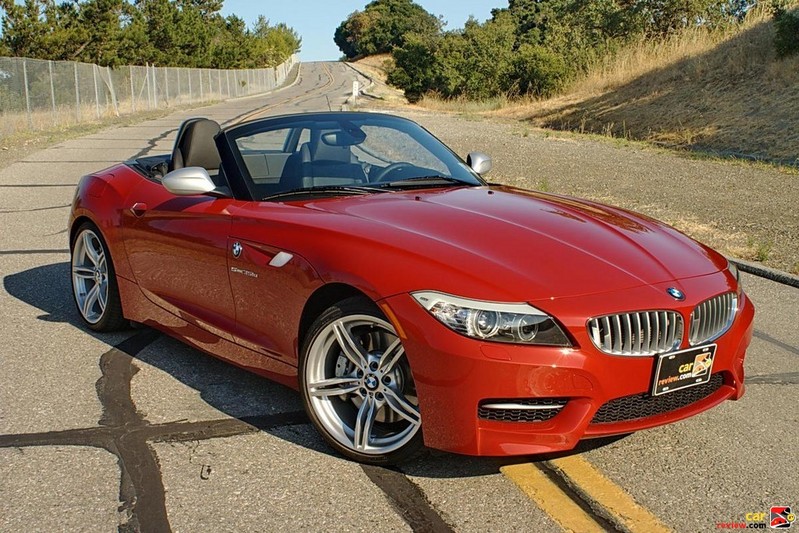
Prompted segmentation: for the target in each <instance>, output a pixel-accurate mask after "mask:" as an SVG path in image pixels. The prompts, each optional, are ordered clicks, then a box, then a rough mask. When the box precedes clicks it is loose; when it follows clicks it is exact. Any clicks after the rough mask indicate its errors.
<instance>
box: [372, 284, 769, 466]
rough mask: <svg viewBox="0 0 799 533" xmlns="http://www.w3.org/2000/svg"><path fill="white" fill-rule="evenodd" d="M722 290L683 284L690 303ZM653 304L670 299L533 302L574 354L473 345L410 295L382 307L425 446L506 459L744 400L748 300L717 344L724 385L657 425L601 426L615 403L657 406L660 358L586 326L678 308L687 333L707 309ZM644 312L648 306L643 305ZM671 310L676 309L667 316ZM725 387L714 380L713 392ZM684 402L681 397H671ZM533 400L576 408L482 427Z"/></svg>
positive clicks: (631, 294) (642, 294) (632, 296)
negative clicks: (620, 350)
mask: <svg viewBox="0 0 799 533" xmlns="http://www.w3.org/2000/svg"><path fill="white" fill-rule="evenodd" d="M714 285H715V286H716V287H715V290H717V291H718V292H717V293H721V292H724V291H726V290H730V288H729V287H727V286H726V285H725V282H723V281H722V280H721V277H720V276H716V277H713V278H710V279H708V277H704V279H703V278H696V279H694V280H687V281H686V280H683V281H681V287H682V288H683V289H684V292H686V294H704V295H707V294H708V290H711V291H712V290H714V288H713V286H714ZM653 289H654V290H655V291H656V292H655V293H653V292H652V290H653ZM717 293H716V292H714V293H713V294H717ZM653 294H665V289H664V287H660V286H656V287H651V286H650V287H643V288H638V289H632V290H629V291H625V292H624V293H623V294H614V295H613V298H612V301H609V296H608V295H604V296H602V295H596V296H588V297H582V298H579V299H568V300H562V301H557V300H551V301H547V302H546V305H542V304H541V303H539V302H532V303H533V305H535V306H536V307H539V308H540V309H543V310H544V311H546V312H548V313H550V314H552V316H555V317H557V318H558V319H559V320H560V321H561V323H562V324H564V325H565V326H566V329H567V330H568V331H569V333H570V334H571V335H572V337H574V339H573V340H574V343H575V346H574V347H573V348H551V347H539V346H519V345H510V344H499V343H487V342H481V341H478V340H475V339H470V338H467V337H464V336H461V335H459V334H457V333H455V332H453V331H451V330H449V329H448V328H446V327H445V326H443V325H442V324H441V323H439V322H438V321H437V320H436V319H435V318H433V317H432V316H430V315H429V314H428V313H427V311H425V310H424V309H423V308H422V307H421V306H420V305H419V304H418V303H416V301H415V300H413V298H412V297H411V296H410V295H407V294H404V295H397V296H394V297H391V298H388V299H386V300H383V301H382V302H380V304H381V307H383V309H384V310H385V311H386V314H387V315H388V317H389V318H390V319H391V320H392V321H393V322H394V325H395V327H396V328H397V331H398V333H399V334H400V336H401V337H402V340H403V344H404V346H405V350H406V353H407V355H408V359H409V362H410V365H411V368H412V371H413V376H414V380H415V382H416V387H417V392H418V396H419V408H420V411H421V415H422V421H423V431H424V440H425V444H426V445H427V446H429V447H431V448H436V449H441V450H446V451H451V452H456V453H462V454H468V455H488V456H502V455H528V454H538V453H549V452H556V451H564V450H570V449H572V448H574V446H576V445H577V443H578V442H579V441H580V440H581V439H584V438H591V437H601V436H609V435H617V434H625V433H630V432H633V431H638V430H641V429H646V428H651V427H655V426H660V425H663V424H668V423H671V422H675V421H677V420H681V419H684V418H687V417H690V416H693V415H695V414H697V413H700V412H702V411H704V410H707V409H709V408H711V407H713V406H715V405H717V404H719V403H721V402H722V401H724V400H727V399H738V398H740V397H741V396H742V395H743V392H744V383H743V382H744V368H743V361H744V357H745V354H746V349H747V347H748V346H749V343H750V342H751V339H752V327H753V317H754V307H753V305H752V303H751V301H750V300H749V299H748V298H747V297H746V295H745V294H743V293H741V294H740V295H739V310H738V312H737V314H736V318H735V321H734V323H733V325H732V327H731V328H730V330H729V331H728V332H727V333H725V334H724V335H723V336H722V337H721V338H719V339H717V340H716V341H714V342H715V344H717V346H718V348H717V351H716V358H715V361H714V364H713V370H712V372H713V375H714V376H720V378H721V381H722V383H721V385H720V386H718V387H715V388H714V389H713V390H711V391H709V392H708V394H707V395H706V396H704V397H701V398H700V399H698V400H697V401H693V402H692V403H689V404H688V405H683V406H679V405H678V407H677V408H676V409H671V410H666V412H658V411H657V410H655V412H656V414H654V415H652V414H651V410H650V411H649V416H646V415H645V416H643V417H634V418H632V419H626V420H622V421H613V422H605V423H595V422H593V419H594V417H595V415H596V413H597V411H598V410H599V409H600V407H602V406H603V405H604V404H606V403H607V402H610V401H612V400H615V399H618V398H623V397H627V396H638V399H635V398H632V400H634V401H633V402H632V403H633V404H635V401H639V400H640V401H641V402H644V403H646V402H647V401H650V400H651V398H650V397H648V393H649V390H650V389H651V385H652V380H653V376H654V371H655V370H654V362H655V358H654V357H629V356H612V355H607V354H604V353H602V352H600V351H599V350H597V349H596V348H595V347H594V345H593V344H592V343H591V341H590V339H589V337H588V334H587V331H586V327H585V322H586V318H587V317H590V316H597V315H601V314H607V313H614V312H626V311H630V310H634V309H662V308H671V309H675V310H678V311H680V312H681V313H682V314H683V317H684V321H685V323H686V324H688V323H689V320H688V318H689V317H690V313H691V311H692V310H693V307H694V306H695V305H696V304H697V303H699V300H694V301H686V302H681V303H680V306H679V307H675V306H674V301H673V300H666V299H664V300H663V301H662V302H657V301H656V302H655V303H654V307H653ZM656 299H657V298H655V300H656ZM643 302H646V303H645V304H644V305H637V304H638V303H643ZM663 303H667V304H669V307H663V306H662V305H661V304H663ZM683 304H684V305H683ZM609 308H610V309H609ZM578 309H579V310H578ZM687 337H688V334H687V332H686V335H685V338H686V339H687ZM683 342H684V344H683V346H682V348H687V347H688V345H687V340H684V341H683ZM718 381H719V378H718V377H716V378H715V379H714V382H718ZM685 390H690V389H685ZM677 394H679V392H674V393H671V395H677ZM667 396H669V395H664V396H659V397H657V398H665V397H667ZM694 396H697V395H694ZM698 396H702V395H698ZM535 398H546V399H553V398H561V399H567V400H568V401H567V403H566V405H565V406H564V407H563V408H562V409H561V410H560V411H559V412H558V413H557V415H555V416H554V417H552V418H551V419H549V420H546V421H540V422H511V421H496V420H487V419H485V418H480V417H478V406H479V405H480V402H481V401H484V400H487V399H503V400H512V399H519V400H522V399H525V400H526V399H535ZM673 398H676V397H673ZM650 403H651V402H650ZM677 403H678V404H679V402H677Z"/></svg>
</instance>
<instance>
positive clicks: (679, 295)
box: [666, 287, 685, 301]
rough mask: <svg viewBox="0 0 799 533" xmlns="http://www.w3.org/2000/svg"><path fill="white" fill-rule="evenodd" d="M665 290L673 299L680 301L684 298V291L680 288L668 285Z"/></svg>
mask: <svg viewBox="0 0 799 533" xmlns="http://www.w3.org/2000/svg"><path fill="white" fill-rule="evenodd" d="M666 292H667V293H669V295H670V296H671V297H672V298H674V299H675V300H680V301H682V300H685V293H683V292H682V291H681V290H680V289H677V288H675V287H669V288H668V289H666Z"/></svg>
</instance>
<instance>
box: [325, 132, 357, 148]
mask: <svg viewBox="0 0 799 533" xmlns="http://www.w3.org/2000/svg"><path fill="white" fill-rule="evenodd" d="M365 140H366V134H365V133H364V132H363V130H361V129H359V128H353V129H351V130H349V131H331V132H329V133H323V134H322V142H323V143H324V144H326V145H328V146H339V147H340V146H357V145H359V144H361V143H362V142H363V141H365Z"/></svg>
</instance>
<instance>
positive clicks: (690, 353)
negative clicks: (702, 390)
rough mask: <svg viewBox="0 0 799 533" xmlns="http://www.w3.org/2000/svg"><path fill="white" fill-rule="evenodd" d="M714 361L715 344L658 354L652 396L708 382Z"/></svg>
mask: <svg viewBox="0 0 799 533" xmlns="http://www.w3.org/2000/svg"><path fill="white" fill-rule="evenodd" d="M715 359H716V345H715V344H708V345H706V346H697V347H696V348H689V349H687V350H682V351H680V352H671V353H665V354H660V355H659V356H658V359H657V366H656V367H655V379H654V380H653V382H652V396H660V395H662V394H668V393H670V392H675V391H678V390H682V389H687V388H688V387H695V386H697V385H701V384H703V383H707V382H708V381H710V374H711V372H712V371H713V361H715Z"/></svg>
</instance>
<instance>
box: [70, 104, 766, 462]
mask: <svg viewBox="0 0 799 533" xmlns="http://www.w3.org/2000/svg"><path fill="white" fill-rule="evenodd" d="M490 169H491V160H490V158H489V157H488V156H486V155H485V154H482V153H479V152H473V153H471V154H469V156H468V157H467V159H466V161H464V160H462V159H460V158H459V157H458V156H457V155H456V154H455V153H453V152H452V151H451V150H450V149H449V148H447V147H446V146H445V145H444V144H442V143H441V142H440V141H439V140H438V139H436V138H435V137H434V136H433V135H431V134H430V133H429V132H428V131H426V130H425V129H423V128H422V127H421V126H419V125H418V124H416V123H414V122H412V121H410V120H406V119H403V118H399V117H395V116H391V115H384V114H376V113H352V112H347V113H344V112H342V113H335V112H333V113H308V114H297V115H285V116H279V117H269V118H264V119H260V120H254V121H251V122H247V123H243V124H239V125H235V126H232V127H229V128H226V129H222V128H220V126H219V125H218V124H217V123H216V122H213V121H211V120H208V119H202V118H196V119H190V120H188V121H186V122H185V123H183V125H182V126H181V127H180V130H179V132H178V135H177V139H176V142H175V147H174V150H173V152H172V154H169V155H163V156H152V157H142V158H139V159H134V160H131V161H127V162H124V163H121V164H119V165H117V166H114V167H112V168H109V169H106V170H103V171H99V172H96V173H94V174H91V175H89V176H86V177H84V178H83V179H82V180H81V182H80V184H79V185H78V189H77V191H76V195H75V200H74V204H73V206H72V214H71V218H70V222H69V234H70V250H71V254H72V269H71V278H72V287H73V295H74V300H75V303H76V305H77V309H78V312H79V313H80V315H81V317H82V318H83V320H84V321H85V323H86V325H87V326H88V327H89V328H91V329H93V330H95V331H112V330H115V329H119V328H122V327H125V326H126V325H127V324H128V323H129V321H134V322H138V323H142V324H146V325H148V326H150V327H153V328H157V329H159V330H161V331H164V332H166V333H167V334H169V335H172V336H174V337H176V338H178V339H180V340H182V341H184V342H186V343H187V344H189V345H191V346H194V347H196V348H197V349H200V350H203V351H205V352H207V353H210V354H212V355H214V356H216V357H219V358H221V359H224V360H227V361H230V362H232V363H234V364H236V365H238V366H240V367H243V368H246V369H248V370H251V371H253V372H256V373H258V374H260V375H263V376H266V377H269V378H271V379H274V380H276V381H278V382H280V383H283V384H286V385H288V386H291V387H293V388H295V389H298V390H299V391H300V394H301V396H302V400H303V403H304V406H305V409H306V411H307V413H308V416H309V418H310V420H311V422H312V423H313V425H314V426H315V427H316V429H317V430H318V431H319V433H320V434H321V435H322V437H324V439H325V440H326V441H327V442H328V444H329V445H330V446H331V447H332V448H334V449H335V450H337V451H338V452H339V453H341V454H343V455H345V456H347V457H349V458H351V459H354V460H357V461H361V462H364V463H371V464H393V463H398V462H401V461H404V460H407V459H409V458H410V457H413V456H415V455H416V454H418V453H419V452H421V451H422V450H424V448H425V447H429V448H437V449H441V450H447V451H451V452H457V453H462V454H470V455H495V456H496V455H524V454H536V453H544V452H556V451H562V450H569V449H571V448H573V447H574V446H575V445H576V444H577V443H578V442H579V441H580V440H581V439H586V438H591V437H601V436H607V435H616V434H624V433H630V432H633V431H637V430H641V429H646V428H650V427H654V426H659V425H662V424H668V423H671V422H676V421H678V420H681V419H684V418H687V417H689V416H692V415H695V414H697V413H700V412H702V411H705V410H707V409H710V408H711V407H713V406H715V405H718V404H719V403H721V402H723V401H725V400H728V399H738V398H740V397H741V395H742V394H743V393H744V356H745V354H746V350H747V347H748V346H749V343H750V341H751V339H752V321H753V317H754V307H753V305H752V302H751V301H750V300H749V298H748V297H747V295H746V293H745V292H744V291H743V290H742V288H741V281H740V276H739V274H738V271H737V269H736V268H735V267H734V266H733V265H732V264H730V263H728V261H727V260H726V259H725V258H724V257H723V256H721V255H720V254H718V253H717V252H715V251H713V250H711V249H709V248H708V247H706V246H704V245H702V244H700V243H697V242H695V241H693V240H691V239H690V238H688V237H686V236H685V235H683V234H682V233H680V232H678V231H676V230H674V229H673V228H671V227H669V226H667V225H665V224H662V223H660V222H658V221H656V220H653V219H650V218H647V217H644V216H642V215H638V214H635V213H632V212H629V211H625V210H623V209H619V208H615V207H609V206H606V205H602V204H599V203H596V202H590V201H586V200H580V199H576V198H571V197H567V196H561V195H556V194H546V193H540V192H533V191H527V190H522V189H518V188H513V187H507V186H500V185H492V184H488V183H487V182H486V181H485V180H484V179H483V177H482V176H483V175H485V174H486V173H487V172H488V171H489V170H490Z"/></svg>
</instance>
